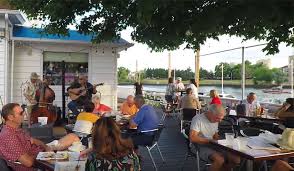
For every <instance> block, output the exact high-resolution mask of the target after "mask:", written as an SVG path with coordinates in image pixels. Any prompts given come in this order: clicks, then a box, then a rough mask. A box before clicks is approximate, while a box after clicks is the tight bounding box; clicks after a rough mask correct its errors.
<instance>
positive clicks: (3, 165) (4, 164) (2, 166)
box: [0, 158, 12, 171]
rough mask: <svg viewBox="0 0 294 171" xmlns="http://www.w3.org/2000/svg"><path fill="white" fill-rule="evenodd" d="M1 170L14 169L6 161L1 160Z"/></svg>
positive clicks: (9, 170)
mask: <svg viewBox="0 0 294 171" xmlns="http://www.w3.org/2000/svg"><path fill="white" fill-rule="evenodd" d="M0 170H1V171H12V169H11V168H10V167H9V166H8V165H7V163H6V161H5V160H4V159H1V158H0Z"/></svg>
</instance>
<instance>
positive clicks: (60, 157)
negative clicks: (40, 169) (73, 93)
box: [54, 151, 68, 160]
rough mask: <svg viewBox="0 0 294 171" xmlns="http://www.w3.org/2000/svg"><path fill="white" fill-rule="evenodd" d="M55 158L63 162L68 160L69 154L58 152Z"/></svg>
mask: <svg viewBox="0 0 294 171" xmlns="http://www.w3.org/2000/svg"><path fill="white" fill-rule="evenodd" d="M54 158H55V159H57V160H63V159H67V158H68V152H67V151H57V152H56V153H55V155H54Z"/></svg>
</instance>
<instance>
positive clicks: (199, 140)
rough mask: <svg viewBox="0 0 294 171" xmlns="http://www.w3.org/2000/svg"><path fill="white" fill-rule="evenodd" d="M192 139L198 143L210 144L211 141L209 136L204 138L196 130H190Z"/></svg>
mask: <svg viewBox="0 0 294 171" xmlns="http://www.w3.org/2000/svg"><path fill="white" fill-rule="evenodd" d="M189 138H190V141H191V142H193V143H197V144H208V143H209V141H210V140H209V139H207V138H203V137H200V136H199V132H197V131H195V130H190V136H189Z"/></svg>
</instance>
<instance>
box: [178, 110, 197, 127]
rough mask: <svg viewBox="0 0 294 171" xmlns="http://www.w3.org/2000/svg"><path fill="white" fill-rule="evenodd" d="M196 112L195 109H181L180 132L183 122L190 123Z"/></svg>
mask: <svg viewBox="0 0 294 171" xmlns="http://www.w3.org/2000/svg"><path fill="white" fill-rule="evenodd" d="M196 114H197V109H182V119H181V128H180V131H181V132H182V130H183V124H184V123H190V122H191V121H192V119H193V117H194V116H195V115H196Z"/></svg>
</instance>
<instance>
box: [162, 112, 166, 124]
mask: <svg viewBox="0 0 294 171" xmlns="http://www.w3.org/2000/svg"><path fill="white" fill-rule="evenodd" d="M165 117H166V113H165V112H163V114H162V117H161V123H163V122H164V120H165Z"/></svg>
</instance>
